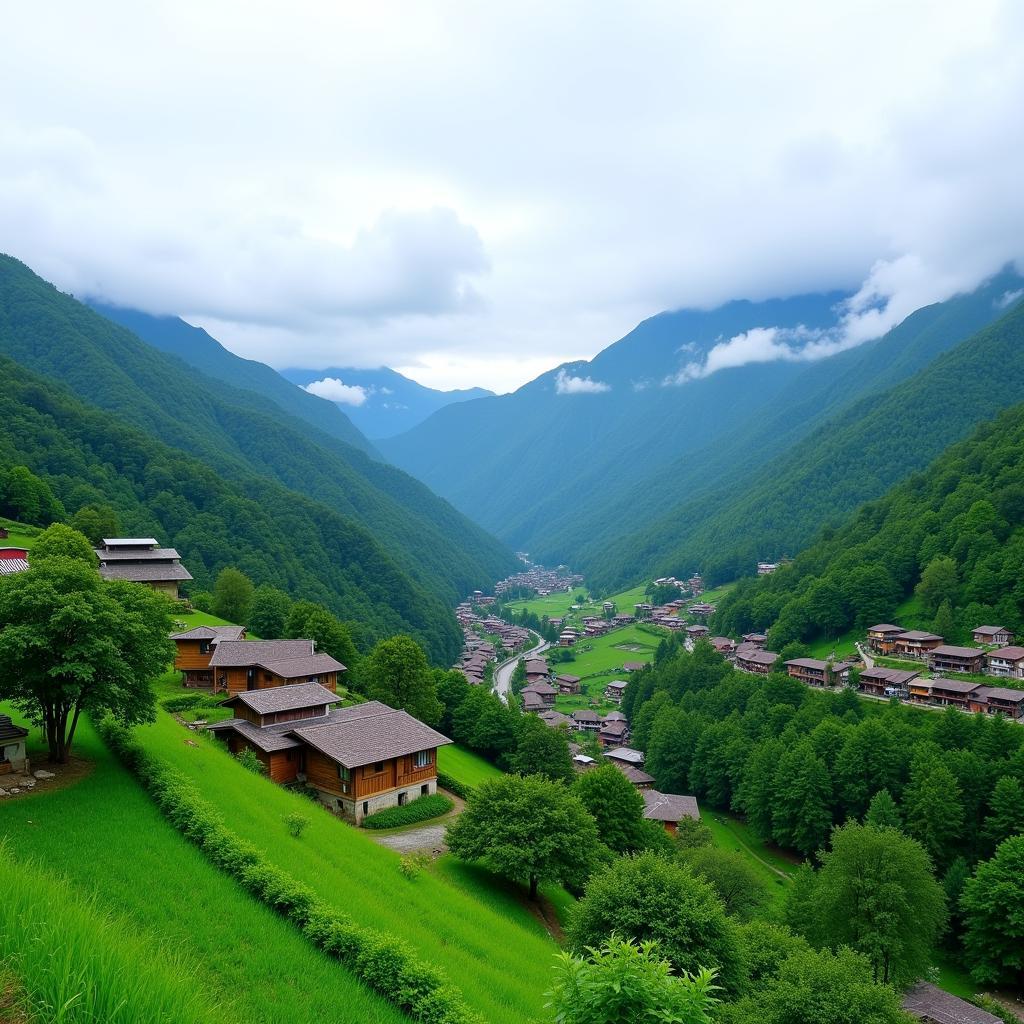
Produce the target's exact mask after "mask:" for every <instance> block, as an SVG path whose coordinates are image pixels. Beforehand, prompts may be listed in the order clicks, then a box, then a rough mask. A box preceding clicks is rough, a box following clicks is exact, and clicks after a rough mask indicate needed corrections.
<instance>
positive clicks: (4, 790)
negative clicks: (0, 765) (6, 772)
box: [0, 789, 7, 797]
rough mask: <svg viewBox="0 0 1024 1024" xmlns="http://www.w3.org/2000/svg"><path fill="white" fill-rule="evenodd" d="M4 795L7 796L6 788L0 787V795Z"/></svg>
mask: <svg viewBox="0 0 1024 1024" xmlns="http://www.w3.org/2000/svg"><path fill="white" fill-rule="evenodd" d="M4 796H7V790H6V789H0V797H4Z"/></svg>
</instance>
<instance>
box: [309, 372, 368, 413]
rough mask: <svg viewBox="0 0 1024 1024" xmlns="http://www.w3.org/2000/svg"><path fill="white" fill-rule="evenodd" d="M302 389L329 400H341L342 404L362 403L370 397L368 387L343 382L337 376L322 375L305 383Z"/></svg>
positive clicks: (357, 404)
mask: <svg viewBox="0 0 1024 1024" xmlns="http://www.w3.org/2000/svg"><path fill="white" fill-rule="evenodd" d="M303 390H304V391H308V392H309V393H310V394H311V395H316V396H317V397H318V398H326V399H327V400H328V401H330V402H341V403H342V405H354V406H360V405H362V404H363V403H364V402H365V401H366V400H367V398H369V397H370V393H371V392H370V389H369V388H364V387H363V386H362V385H360V384H345V383H343V382H342V381H341V380H340V379H339V378H338V377H324V378H323V380H314V381H311V382H310V383H309V384H307V385H306V386H305V387H304V388H303Z"/></svg>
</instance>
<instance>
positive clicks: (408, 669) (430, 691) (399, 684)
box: [359, 636, 444, 725]
mask: <svg viewBox="0 0 1024 1024" xmlns="http://www.w3.org/2000/svg"><path fill="white" fill-rule="evenodd" d="M359 684H360V687H361V688H362V690H363V692H364V693H365V694H366V696H367V697H369V698H370V699H371V700H379V701H382V702H383V703H384V704H387V705H389V706H390V707H393V708H403V709H404V710H406V711H408V712H409V714H410V715H412V716H413V717H414V718H418V719H419V720H420V721H421V722H426V723H427V724H428V725H436V724H437V722H439V721H440V720H441V712H442V711H443V710H444V709H443V708H442V707H441V702H440V701H439V700H438V699H437V686H436V683H435V682H434V676H433V674H432V672H431V669H430V665H429V664H428V662H427V656H426V654H424V653H423V648H422V647H420V646H419V644H417V643H416V641H415V640H413V639H412V637H408V636H393V637H391V638H390V639H388V640H381V641H380V643H378V644H377V646H376V647H374V649H373V650H372V651H371V652H370V653H369V654H368V655H367V656H366V657H365V658H364V659H363V661H362V663H361V664H360V666H359Z"/></svg>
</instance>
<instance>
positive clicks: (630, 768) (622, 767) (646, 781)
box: [612, 761, 654, 789]
mask: <svg viewBox="0 0 1024 1024" xmlns="http://www.w3.org/2000/svg"><path fill="white" fill-rule="evenodd" d="M612 764H614V765H615V767H616V768H618V769H619V771H620V772H622V774H623V775H625V776H626V778H627V779H629V781H630V782H632V783H633V785H634V786H636V788H637V789H650V788H651V786H653V785H654V776H653V775H648V774H647V772H645V771H644V770H643V769H642V768H637V766H636V765H634V764H626V763H625V762H624V761H613V762H612Z"/></svg>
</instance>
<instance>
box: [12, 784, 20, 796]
mask: <svg viewBox="0 0 1024 1024" xmlns="http://www.w3.org/2000/svg"><path fill="white" fill-rule="evenodd" d="M20 792H21V790H20V789H18V787H17V786H15V787H14V789H12V790H11V796H16V795H17V794H18V793H20Z"/></svg>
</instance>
